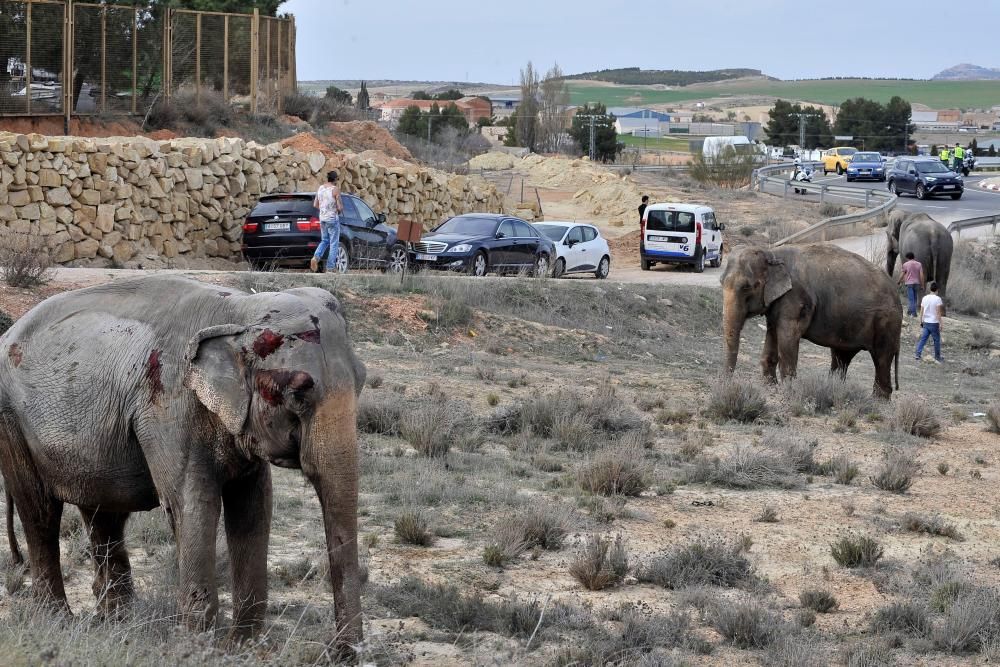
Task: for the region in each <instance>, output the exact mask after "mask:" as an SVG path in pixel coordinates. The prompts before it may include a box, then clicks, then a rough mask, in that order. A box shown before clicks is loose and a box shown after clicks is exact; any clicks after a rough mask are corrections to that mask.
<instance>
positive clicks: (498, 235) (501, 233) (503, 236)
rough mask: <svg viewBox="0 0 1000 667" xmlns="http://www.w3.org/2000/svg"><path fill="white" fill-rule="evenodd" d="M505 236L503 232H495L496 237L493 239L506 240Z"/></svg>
mask: <svg viewBox="0 0 1000 667" xmlns="http://www.w3.org/2000/svg"><path fill="white" fill-rule="evenodd" d="M506 236H507V235H506V234H504V233H503V232H497V235H496V237H495V238H497V239H502V238H506Z"/></svg>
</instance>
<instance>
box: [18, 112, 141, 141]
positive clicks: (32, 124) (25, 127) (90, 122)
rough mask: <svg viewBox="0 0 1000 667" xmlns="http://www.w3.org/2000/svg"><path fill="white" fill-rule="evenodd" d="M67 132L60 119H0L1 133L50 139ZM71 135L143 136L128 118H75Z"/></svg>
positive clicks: (70, 129)
mask: <svg viewBox="0 0 1000 667" xmlns="http://www.w3.org/2000/svg"><path fill="white" fill-rule="evenodd" d="M65 130H66V128H65V126H64V125H63V119H62V118H58V117H38V118H2V119H0V132H4V131H5V132H13V133H14V134H31V133H32V132H34V133H37V134H44V135H47V136H50V137H61V136H63V135H64V134H66V132H65ZM69 134H70V136H73V137H93V138H100V137H137V136H143V132H142V126H140V125H139V124H138V123H136V122H134V121H132V120H130V119H128V118H119V119H116V120H113V121H101V120H97V119H90V118H74V119H73V120H72V121H70V125H69Z"/></svg>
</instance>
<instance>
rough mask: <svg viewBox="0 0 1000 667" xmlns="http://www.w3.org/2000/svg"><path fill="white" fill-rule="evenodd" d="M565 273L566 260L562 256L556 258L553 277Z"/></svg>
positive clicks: (559, 276) (558, 276)
mask: <svg viewBox="0 0 1000 667" xmlns="http://www.w3.org/2000/svg"><path fill="white" fill-rule="evenodd" d="M564 273H566V260H564V259H563V258H562V257H560V258H559V259H557V260H556V263H555V266H553V267H552V277H553V278H561V277H562V274H564Z"/></svg>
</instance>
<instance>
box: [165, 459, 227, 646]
mask: <svg viewBox="0 0 1000 667" xmlns="http://www.w3.org/2000/svg"><path fill="white" fill-rule="evenodd" d="M192 465H197V464H192ZM170 504H171V506H173V507H175V508H176V509H174V510H173V515H174V526H175V531H176V534H177V568H178V573H179V576H180V587H179V589H178V600H177V602H178V608H179V610H180V614H181V617H182V618H183V620H184V623H185V624H186V625H187V626H188V627H189V628H190V629H191V630H193V631H195V632H203V631H204V630H205V629H206V628H208V627H211V626H212V625H214V624H215V619H216V615H217V614H218V611H219V594H218V588H217V585H216V581H215V558H216V554H215V540H216V537H217V531H218V525H219V511H220V509H221V504H222V503H221V500H220V492H219V489H218V487H217V485H216V483H215V480H213V479H211V477H210V474H209V473H208V471H204V472H202V473H201V474H195V473H193V472H189V473H188V476H187V479H186V480H185V483H184V491H183V499H182V501H181V503H180V506H179V507H178V506H177V504H175V503H170Z"/></svg>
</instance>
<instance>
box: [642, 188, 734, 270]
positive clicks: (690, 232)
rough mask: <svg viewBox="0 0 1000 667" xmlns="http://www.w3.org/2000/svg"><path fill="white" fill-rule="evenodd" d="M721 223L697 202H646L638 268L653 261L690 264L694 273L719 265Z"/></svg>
mask: <svg viewBox="0 0 1000 667" xmlns="http://www.w3.org/2000/svg"><path fill="white" fill-rule="evenodd" d="M725 228H726V226H725V225H723V224H720V223H719V222H718V221H717V220H716V219H715V211H713V210H712V209H711V208H710V207H708V206H702V205H700V204H674V203H666V204H650V205H649V206H648V207H646V211H645V213H643V216H642V228H641V231H642V235H641V237H640V240H639V258H640V260H641V262H642V270H643V271H649V269H650V268H651V267H652V266H653V265H654V264H692V265H693V266H694V270H695V271H696V272H697V273H701V272H702V271H704V270H705V262H708V263H709V266H713V267H718V266H721V265H722V255H723V253H724V252H725V244H724V243H723V240H722V230H724V229H725Z"/></svg>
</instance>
